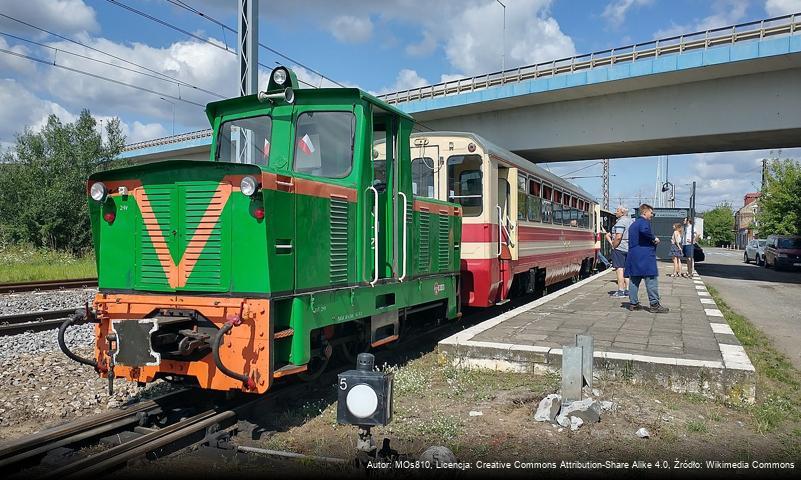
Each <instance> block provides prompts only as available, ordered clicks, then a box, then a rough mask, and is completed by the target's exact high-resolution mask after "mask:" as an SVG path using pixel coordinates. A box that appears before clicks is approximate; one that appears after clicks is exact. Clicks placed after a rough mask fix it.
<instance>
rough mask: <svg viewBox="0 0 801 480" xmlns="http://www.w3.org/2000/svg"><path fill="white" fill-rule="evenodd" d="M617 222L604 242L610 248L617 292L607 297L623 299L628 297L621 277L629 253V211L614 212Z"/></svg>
mask: <svg viewBox="0 0 801 480" xmlns="http://www.w3.org/2000/svg"><path fill="white" fill-rule="evenodd" d="M615 216H616V217H617V222H616V223H615V226H614V227H612V232H611V233H609V232H607V234H606V241H607V242H609V244H610V245H611V246H612V268H614V269H615V274H616V275H617V291H616V292H613V293H611V294H610V295H609V296H611V297H613V298H625V297H628V296H629V282H628V279H627V278H626V277H625V276H624V275H623V269H624V268H626V255H627V254H628V252H629V226H631V224H632V222H634V220H633V219H632V218H631V217H629V209H628V208H626V207H623V206H619V207H617V209H616V210H615Z"/></svg>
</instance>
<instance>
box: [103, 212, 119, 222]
mask: <svg viewBox="0 0 801 480" xmlns="http://www.w3.org/2000/svg"><path fill="white" fill-rule="evenodd" d="M115 218H117V214H116V213H114V212H106V213H104V214H103V220H105V221H107V222H108V223H111V222H113V221H114V219H115Z"/></svg>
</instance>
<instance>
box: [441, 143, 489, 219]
mask: <svg viewBox="0 0 801 480" xmlns="http://www.w3.org/2000/svg"><path fill="white" fill-rule="evenodd" d="M482 178H483V177H482V174H481V155H452V156H450V157H448V197H449V200H451V201H455V202H456V203H459V204H461V205H462V207H463V208H464V213H463V215H464V216H465V217H477V216H479V215H481V212H482V211H483V209H484V206H483V203H484V202H483V200H482V192H483V191H484V186H483V185H484V184H483V180H482Z"/></svg>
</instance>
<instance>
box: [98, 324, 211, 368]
mask: <svg viewBox="0 0 801 480" xmlns="http://www.w3.org/2000/svg"><path fill="white" fill-rule="evenodd" d="M196 327H197V320H196V319H195V318H193V316H168V317H162V316H157V317H152V318H142V319H136V320H113V321H112V329H113V331H114V332H115V333H116V334H117V349H116V351H115V352H114V363H115V364H117V365H125V366H129V367H141V366H157V365H159V364H161V360H162V357H164V356H166V357H169V358H176V357H177V358H180V357H189V356H192V355H194V354H196V353H201V352H208V351H210V350H211V345H210V344H209V340H210V339H211V335H209V334H208V333H206V332H203V331H198V330H197V328H196Z"/></svg>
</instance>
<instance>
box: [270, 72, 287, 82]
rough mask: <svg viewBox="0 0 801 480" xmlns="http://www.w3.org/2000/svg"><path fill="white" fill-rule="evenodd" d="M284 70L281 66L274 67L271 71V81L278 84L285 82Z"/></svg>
mask: <svg viewBox="0 0 801 480" xmlns="http://www.w3.org/2000/svg"><path fill="white" fill-rule="evenodd" d="M286 78H287V74H286V70H285V69H283V68H276V69H275V70H274V71H273V82H275V83H277V84H278V85H283V84H285V83H286Z"/></svg>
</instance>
